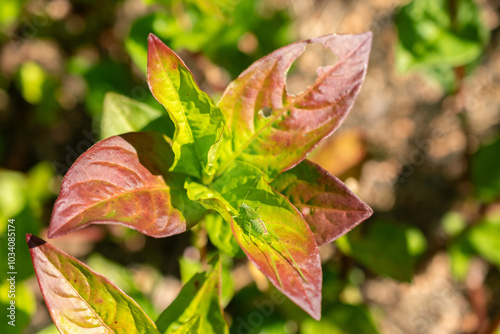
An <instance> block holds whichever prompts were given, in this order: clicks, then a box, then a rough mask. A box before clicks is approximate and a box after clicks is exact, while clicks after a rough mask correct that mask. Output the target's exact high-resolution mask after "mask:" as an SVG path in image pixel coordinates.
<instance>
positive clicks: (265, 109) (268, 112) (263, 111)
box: [259, 107, 273, 118]
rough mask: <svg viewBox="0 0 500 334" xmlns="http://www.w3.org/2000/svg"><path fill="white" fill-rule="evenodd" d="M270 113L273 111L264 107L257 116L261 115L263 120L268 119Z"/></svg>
mask: <svg viewBox="0 0 500 334" xmlns="http://www.w3.org/2000/svg"><path fill="white" fill-rule="evenodd" d="M272 113H273V109H271V107H264V108H262V109H260V110H259V114H262V116H264V117H265V118H268V117H269V116H271V115H272Z"/></svg>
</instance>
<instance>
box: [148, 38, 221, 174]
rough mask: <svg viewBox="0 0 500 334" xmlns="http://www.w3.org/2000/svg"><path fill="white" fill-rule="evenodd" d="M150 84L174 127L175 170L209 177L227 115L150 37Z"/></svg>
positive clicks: (170, 53) (173, 55)
mask: <svg viewBox="0 0 500 334" xmlns="http://www.w3.org/2000/svg"><path fill="white" fill-rule="evenodd" d="M148 84H149V88H150V89H151V92H152V93H153V95H154V96H155V98H156V99H157V100H158V102H160V103H161V104H162V105H163V106H165V108H166V109H167V111H168V112H169V114H170V117H171V119H172V121H173V122H174V124H175V135H174V138H173V143H172V150H173V151H174V153H175V160H174V162H173V165H172V170H173V171H176V172H182V173H185V174H187V175H191V176H194V177H197V178H200V179H201V178H204V177H210V176H211V175H212V174H213V173H214V168H215V163H216V161H217V158H218V154H219V153H218V151H219V150H218V146H219V142H220V140H221V137H222V130H223V127H224V115H223V114H222V112H221V111H220V110H219V108H218V107H216V106H215V104H214V102H213V101H212V99H211V98H210V97H209V96H208V95H207V94H206V93H205V92H204V91H202V90H201V89H200V88H199V87H198V84H197V83H196V81H195V80H194V77H193V75H192V74H191V72H190V71H189V69H188V68H187V67H186V65H185V64H184V62H183V61H182V60H181V59H180V58H179V57H178V56H177V55H176V54H175V53H174V52H173V51H172V50H171V49H170V48H168V47H167V46H166V45H165V44H163V43H162V42H161V41H160V40H159V39H158V38H157V37H156V36H154V35H152V34H151V35H150V36H149V38H148Z"/></svg>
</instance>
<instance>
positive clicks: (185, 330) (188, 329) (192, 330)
mask: <svg viewBox="0 0 500 334" xmlns="http://www.w3.org/2000/svg"><path fill="white" fill-rule="evenodd" d="M201 328H202V327H201V318H200V316H199V315H195V316H193V317H192V318H191V319H189V321H188V322H186V323H184V324H182V325H181V326H180V327H179V328H178V329H177V330H176V331H175V332H174V334H201Z"/></svg>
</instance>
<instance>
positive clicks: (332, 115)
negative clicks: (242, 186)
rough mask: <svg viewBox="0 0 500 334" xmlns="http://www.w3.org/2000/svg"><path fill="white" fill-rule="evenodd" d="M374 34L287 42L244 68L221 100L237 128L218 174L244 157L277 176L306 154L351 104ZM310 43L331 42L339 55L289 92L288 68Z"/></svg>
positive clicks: (326, 44) (233, 127) (230, 123)
mask: <svg viewBox="0 0 500 334" xmlns="http://www.w3.org/2000/svg"><path fill="white" fill-rule="evenodd" d="M371 40H372V34H371V33H370V32H368V33H364V34H360V35H328V36H323V37H318V38H314V39H310V40H306V41H303V42H299V43H295V44H290V45H288V46H285V47H283V48H281V49H279V50H277V51H275V52H273V53H271V54H270V55H268V56H266V57H264V58H262V59H260V60H258V61H256V62H255V63H254V64H252V65H251V66H250V67H249V68H248V69H247V70H245V71H244V72H243V73H242V74H241V75H240V76H239V77H238V78H237V79H236V80H235V81H233V82H232V83H231V84H230V85H229V87H228V88H227V89H226V91H225V93H224V95H223V96H222V98H221V100H220V101H219V103H218V106H219V107H220V108H221V110H222V111H223V112H224V114H225V116H226V122H227V125H228V127H229V129H230V130H231V131H232V137H231V138H229V136H226V137H225V142H224V145H223V148H222V153H221V161H223V162H222V164H221V168H220V169H219V171H218V174H219V175H220V174H221V173H222V172H223V171H224V169H225V168H226V167H227V166H228V165H229V164H230V163H231V161H233V160H244V161H247V162H250V163H252V164H254V165H255V166H257V167H259V168H260V169H262V170H264V171H266V172H267V173H266V174H270V175H271V177H273V176H274V177H275V176H277V175H278V174H279V173H281V172H282V171H284V170H286V169H289V168H291V167H293V166H294V165H296V164H297V163H299V162H300V161H301V160H303V159H304V157H305V155H306V154H307V153H308V152H309V151H310V150H311V149H312V148H313V147H314V146H316V145H317V144H318V142H319V141H320V140H321V139H323V138H325V137H326V136H328V135H329V134H331V133H332V132H333V131H334V130H335V129H336V128H337V127H338V126H339V125H340V123H341V122H342V120H343V119H344V118H345V116H346V115H347V113H348V112H349V110H350V109H351V108H352V106H353V103H354V100H355V98H356V96H357V94H358V92H359V90H360V88H361V84H362V82H363V80H364V77H365V74H366V68H367V63H368V56H369V52H370V47H371ZM310 43H320V44H322V45H323V46H324V47H326V48H329V49H330V50H331V51H332V52H333V53H335V54H336V55H337V56H338V57H339V61H338V62H337V63H336V64H335V65H333V66H328V67H321V68H319V69H318V71H317V72H318V79H317V80H316V82H315V83H314V84H312V85H311V86H310V87H308V88H307V89H306V90H305V91H304V92H303V93H301V94H298V95H288V94H287V92H286V82H285V80H286V73H287V71H288V69H289V67H290V66H291V64H292V63H293V61H294V60H295V59H296V58H297V57H298V56H299V55H300V54H301V53H302V52H303V51H304V49H305V47H306V45H307V44H310ZM269 113H270V114H269Z"/></svg>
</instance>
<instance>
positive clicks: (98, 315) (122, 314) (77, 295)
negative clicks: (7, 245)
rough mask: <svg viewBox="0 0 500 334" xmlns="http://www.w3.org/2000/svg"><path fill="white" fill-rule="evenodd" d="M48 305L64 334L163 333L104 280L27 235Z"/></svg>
mask: <svg viewBox="0 0 500 334" xmlns="http://www.w3.org/2000/svg"><path fill="white" fill-rule="evenodd" d="M26 242H27V243H28V246H29V248H30V253H31V258H32V260H33V267H34V268H35V273H36V277H37V279H38V284H39V285H40V290H41V291H42V294H43V298H44V299H45V304H46V305H47V308H48V309H49V312H50V316H51V317H52V320H53V321H54V324H55V325H56V327H57V329H58V330H59V331H60V332H61V333H83V332H88V333H118V334H120V333H151V334H154V333H158V334H159V333H160V332H159V331H158V330H157V328H156V325H155V324H154V322H153V321H152V320H151V319H150V318H149V317H148V316H147V315H146V314H145V313H144V311H143V310H142V309H141V308H140V307H139V306H138V305H137V304H136V303H135V301H134V300H133V299H132V298H130V297H129V296H127V295H126V294H125V293H124V292H123V291H121V290H120V289H119V288H117V287H116V286H115V285H113V283H111V282H110V281H109V280H108V279H106V278H105V277H104V276H101V275H99V274H97V273H96V272H94V271H92V270H91V269H90V268H89V267H87V266H86V265H85V264H83V263H81V262H80V261H78V260H77V259H75V258H74V257H72V256H69V255H68V254H66V253H64V252H62V251H60V250H58V249H57V248H55V247H54V246H52V245H50V244H48V243H46V242H45V241H43V240H42V239H40V238H37V237H36V236H34V235H31V234H27V235H26Z"/></svg>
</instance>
